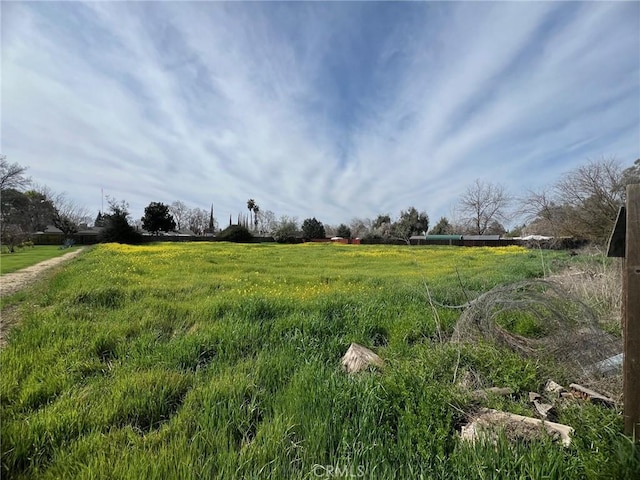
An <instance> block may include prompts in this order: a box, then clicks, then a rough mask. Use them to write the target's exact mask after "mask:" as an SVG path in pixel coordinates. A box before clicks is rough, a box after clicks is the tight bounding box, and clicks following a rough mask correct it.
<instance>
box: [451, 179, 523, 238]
mask: <svg viewBox="0 0 640 480" xmlns="http://www.w3.org/2000/svg"><path fill="white" fill-rule="evenodd" d="M511 200H512V197H511V195H510V194H509V193H508V192H507V191H506V190H505V188H504V186H502V185H501V184H499V183H491V182H482V181H481V180H479V179H477V180H476V181H475V182H473V183H472V184H471V185H469V186H468V187H467V190H466V191H465V193H464V194H463V195H462V197H461V198H460V201H459V208H460V212H461V214H462V215H463V218H462V219H461V220H462V221H463V222H464V223H465V224H466V225H467V226H468V227H469V229H470V231H472V232H473V233H474V234H476V235H483V234H484V233H485V232H486V231H487V229H488V227H489V225H491V224H492V222H494V221H497V222H500V221H505V220H508V218H509V215H508V210H507V209H508V208H509V204H510V203H511Z"/></svg>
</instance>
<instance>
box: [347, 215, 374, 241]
mask: <svg viewBox="0 0 640 480" xmlns="http://www.w3.org/2000/svg"><path fill="white" fill-rule="evenodd" d="M349 227H350V229H351V235H352V236H353V237H355V238H364V237H366V236H368V235H369V234H370V233H371V230H372V229H373V221H372V220H371V219H370V218H353V219H352V220H351V222H350V223H349Z"/></svg>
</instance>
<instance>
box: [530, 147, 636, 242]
mask: <svg viewBox="0 0 640 480" xmlns="http://www.w3.org/2000/svg"><path fill="white" fill-rule="evenodd" d="M633 178H634V167H631V168H628V169H626V170H624V171H623V169H622V167H621V165H620V163H619V162H617V161H616V160H615V159H612V158H609V159H607V158H603V159H601V160H598V161H595V160H590V161H588V162H587V163H586V164H585V165H582V166H580V167H578V168H575V169H573V170H571V171H569V172H567V173H565V174H564V175H563V176H562V177H561V178H560V180H558V181H557V182H556V183H555V184H553V185H552V186H551V187H550V188H549V189H547V190H542V191H537V192H536V191H530V192H529V193H528V195H526V196H525V198H524V199H522V200H521V207H520V212H522V213H524V214H525V215H526V217H527V218H528V219H533V223H532V225H533V227H535V228H537V229H538V230H540V232H536V233H549V234H551V235H554V236H572V237H580V238H586V239H589V240H592V241H595V242H597V243H602V242H604V241H606V239H607V238H608V236H609V234H610V233H611V228H612V227H613V223H614V222H615V219H616V216H617V213H618V209H619V208H620V206H621V205H623V204H624V198H625V184H626V183H628V182H630V181H632V179H633ZM531 229H532V227H531V226H529V227H528V230H531Z"/></svg>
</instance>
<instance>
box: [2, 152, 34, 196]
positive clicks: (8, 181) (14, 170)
mask: <svg viewBox="0 0 640 480" xmlns="http://www.w3.org/2000/svg"><path fill="white" fill-rule="evenodd" d="M26 171H27V167H23V166H20V165H19V164H18V163H9V161H8V160H7V156H6V155H0V191H3V190H6V189H9V188H13V189H15V190H21V189H23V188H25V187H26V186H27V185H29V184H30V183H31V179H30V178H29V177H26V176H25V172H26Z"/></svg>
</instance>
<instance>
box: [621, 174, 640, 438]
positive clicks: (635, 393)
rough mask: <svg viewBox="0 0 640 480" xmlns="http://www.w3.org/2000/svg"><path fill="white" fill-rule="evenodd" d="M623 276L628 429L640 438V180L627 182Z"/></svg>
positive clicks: (626, 417) (630, 433) (624, 370)
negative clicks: (638, 181) (637, 182)
mask: <svg viewBox="0 0 640 480" xmlns="http://www.w3.org/2000/svg"><path fill="white" fill-rule="evenodd" d="M626 213H627V218H626V220H627V222H626V223H627V225H626V238H625V259H624V279H623V282H624V284H623V295H624V298H623V308H624V317H623V321H624V364H623V371H622V375H623V382H624V386H623V389H624V431H625V434H627V435H629V436H631V437H633V438H635V440H636V441H639V440H640V184H633V185H628V186H627V208H626Z"/></svg>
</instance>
